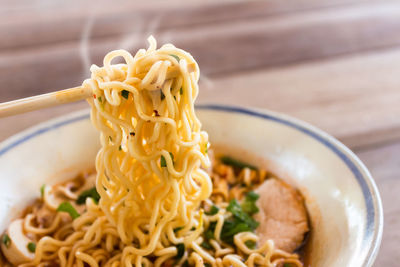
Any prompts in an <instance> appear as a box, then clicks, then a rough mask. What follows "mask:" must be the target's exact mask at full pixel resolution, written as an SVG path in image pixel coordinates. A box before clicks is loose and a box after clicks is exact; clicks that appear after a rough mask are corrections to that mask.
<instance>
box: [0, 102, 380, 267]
mask: <svg viewBox="0 0 400 267" xmlns="http://www.w3.org/2000/svg"><path fill="white" fill-rule="evenodd" d="M197 114H198V116H199V118H200V120H201V121H202V123H203V127H204V129H205V130H206V131H207V132H208V133H209V136H210V142H211V144H218V146H219V147H224V148H225V149H226V150H228V152H230V151H229V150H231V151H232V153H235V152H234V151H236V154H235V156H237V157H239V158H241V159H244V160H247V161H253V160H255V161H257V164H258V165H260V166H261V165H263V166H264V167H266V168H268V169H271V170H272V171H273V172H274V173H275V174H277V175H278V176H279V177H280V178H282V179H284V180H286V181H287V182H289V183H291V184H293V185H295V186H297V187H298V188H299V189H300V190H301V191H302V193H303V195H304V196H305V198H306V205H307V209H308V211H309V214H310V218H311V224H312V234H311V238H310V247H309V250H310V255H309V256H310V257H309V260H310V262H311V264H312V266H371V265H372V263H373V260H374V257H375V255H376V253H377V250H378V247H379V243H380V238H381V234H382V209H381V204H380V198H379V195H378V192H377V190H376V187H375V184H374V182H373V180H372V178H371V177H370V175H369V173H368V171H367V170H366V169H365V167H364V166H363V165H362V163H361V162H360V161H359V160H358V159H357V158H356V156H354V154H353V153H351V152H350V151H349V150H348V149H346V148H345V147H344V146H343V145H341V144H340V143H339V142H337V141H336V140H335V139H333V138H332V137H330V136H328V135H326V134H324V133H323V132H321V131H319V130H317V129H315V128H314V127H312V126H309V125H307V124H305V123H303V122H299V121H297V120H294V119H292V118H288V117H286V116H283V115H278V114H275V113H272V112H256V111H251V110H246V109H240V108H233V107H222V106H200V107H198V110H197ZM98 139H99V138H98V133H97V131H96V130H95V129H94V128H93V126H92V125H91V122H90V120H89V112H88V111H87V110H85V111H82V112H79V113H74V114H71V115H68V116H66V117H62V118H59V119H56V120H52V121H49V122H46V123H44V124H41V125H39V126H37V127H34V128H31V129H29V130H27V131H25V132H23V133H21V134H18V135H16V136H14V137H12V138H10V139H8V140H7V141H5V142H3V143H2V144H0V170H1V173H0V188H3V189H6V190H1V191H0V231H3V230H4V229H5V228H6V226H7V225H8V223H9V222H10V220H11V219H12V218H15V217H16V216H18V214H20V213H21V211H22V209H23V208H24V207H25V206H26V205H27V204H29V202H30V201H32V200H33V199H34V198H36V197H38V196H39V194H40V190H39V189H40V187H41V185H43V184H54V183H56V182H58V181H60V180H63V179H66V178H69V177H73V176H74V175H76V174H77V173H79V172H80V171H82V170H85V169H87V168H88V167H91V166H93V165H94V159H95V156H96V153H97V150H98V148H99V141H98ZM238 151H242V152H240V153H237V152H238ZM243 151H244V152H243Z"/></svg>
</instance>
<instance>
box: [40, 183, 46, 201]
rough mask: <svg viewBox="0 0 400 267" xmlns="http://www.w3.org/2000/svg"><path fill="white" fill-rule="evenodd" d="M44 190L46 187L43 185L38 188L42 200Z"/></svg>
mask: <svg viewBox="0 0 400 267" xmlns="http://www.w3.org/2000/svg"><path fill="white" fill-rule="evenodd" d="M45 188H46V185H45V184H43V185H42V186H41V187H40V195H41V196H42V198H43V197H44V189H45Z"/></svg>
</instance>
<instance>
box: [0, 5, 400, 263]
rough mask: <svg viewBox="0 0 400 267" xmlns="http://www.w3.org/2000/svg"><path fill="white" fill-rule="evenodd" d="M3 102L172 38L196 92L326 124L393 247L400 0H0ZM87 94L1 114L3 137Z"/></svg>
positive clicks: (65, 82)
mask: <svg viewBox="0 0 400 267" xmlns="http://www.w3.org/2000/svg"><path fill="white" fill-rule="evenodd" d="M0 14H1V17H0V84H1V89H0V102H4V101H9V100H13V99H17V98H22V97H27V96H31V95H35V94H40V93H46V92H51V91H55V90H60V89H64V88H69V87H73V86H78V85H80V84H81V83H82V81H83V80H84V79H85V78H87V77H88V76H89V66H90V65H91V64H93V63H94V64H101V61H102V58H103V57H104V55H105V54H106V53H107V52H108V51H110V50H112V49H118V48H123V49H127V50H129V51H130V52H132V53H135V51H136V50H137V49H138V48H142V47H147V43H146V39H147V37H148V36H149V35H150V34H152V35H154V36H155V37H156V39H157V40H158V42H159V44H163V43H166V42H172V43H173V44H175V45H176V46H178V47H180V48H183V49H185V50H187V51H189V52H190V53H191V54H192V55H193V56H194V57H195V59H196V60H197V61H198V63H199V65H200V68H201V80H200V90H201V91H200V96H199V98H198V103H205V102H207V103H223V104H232V105H240V106H247V107H253V108H267V109H271V110H275V111H279V112H284V113H287V114H289V115H292V116H295V117H297V118H300V119H302V120H305V121H307V122H309V123H311V124H313V125H315V126H317V127H319V128H322V129H323V130H325V131H327V132H328V133H330V134H332V135H333V136H335V137H336V138H338V139H339V140H341V141H342V142H344V143H345V144H346V145H347V146H349V147H350V148H351V149H353V150H354V151H355V152H356V154H357V155H358V156H359V157H360V158H361V159H362V160H363V161H364V162H365V163H366V165H367V167H368V168H369V169H370V170H371V172H372V174H373V176H374V177H375V179H376V181H377V184H378V187H379V189H380V192H381V194H382V198H383V204H384V210H385V230H384V237H383V243H382V247H381V252H380V253H379V255H378V258H377V262H376V264H375V265H376V266H398V265H399V262H400V254H399V253H398V252H397V249H398V248H399V247H400V206H399V205H398V203H400V202H399V201H400V196H399V195H398V193H397V188H400V177H399V173H400V157H399V156H398V155H399V151H400V1H386V0H382V1H372V0H371V1H368V0H329V1H327V0H325V1H321V0H308V1H306V0H296V1H293V0H269V1H244V0H243V1H241V0H236V1H227V0H219V1H211V0H195V1H177V0H172V1H161V0H159V1H155V0H148V1H140V2H139V1H121V0H113V1H105V0H97V1H89V0H82V1H60V0H36V1H34V0H29V1H28V0H20V1H12V0H1V7H0ZM86 107H87V104H86V103H85V102H78V103H74V104H69V105H64V106H60V107H55V108H51V109H47V110H42V111H35V112H32V113H29V114H24V115H19V116H14V117H10V118H5V119H0V141H1V140H4V139H5V138H7V137H9V136H10V135H12V134H14V133H16V132H18V131H20V130H23V129H25V128H27V127H29V126H32V125H34V124H36V123H38V122H40V121H43V120H46V119H49V118H52V117H55V116H58V115H62V114H65V113H68V112H72V111H75V110H79V109H82V108H86Z"/></svg>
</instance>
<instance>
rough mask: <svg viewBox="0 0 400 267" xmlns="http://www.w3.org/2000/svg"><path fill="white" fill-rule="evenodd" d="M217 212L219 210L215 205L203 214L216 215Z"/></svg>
mask: <svg viewBox="0 0 400 267" xmlns="http://www.w3.org/2000/svg"><path fill="white" fill-rule="evenodd" d="M218 211H219V208H218V207H217V206H215V205H212V206H211V208H210V210H209V211H206V212H205V214H206V215H215V214H217V213H218Z"/></svg>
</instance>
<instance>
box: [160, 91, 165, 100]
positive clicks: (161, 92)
mask: <svg viewBox="0 0 400 267" xmlns="http://www.w3.org/2000/svg"><path fill="white" fill-rule="evenodd" d="M160 94H161V101H162V100H164V99H165V95H164V93H163V91H162V90H160Z"/></svg>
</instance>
